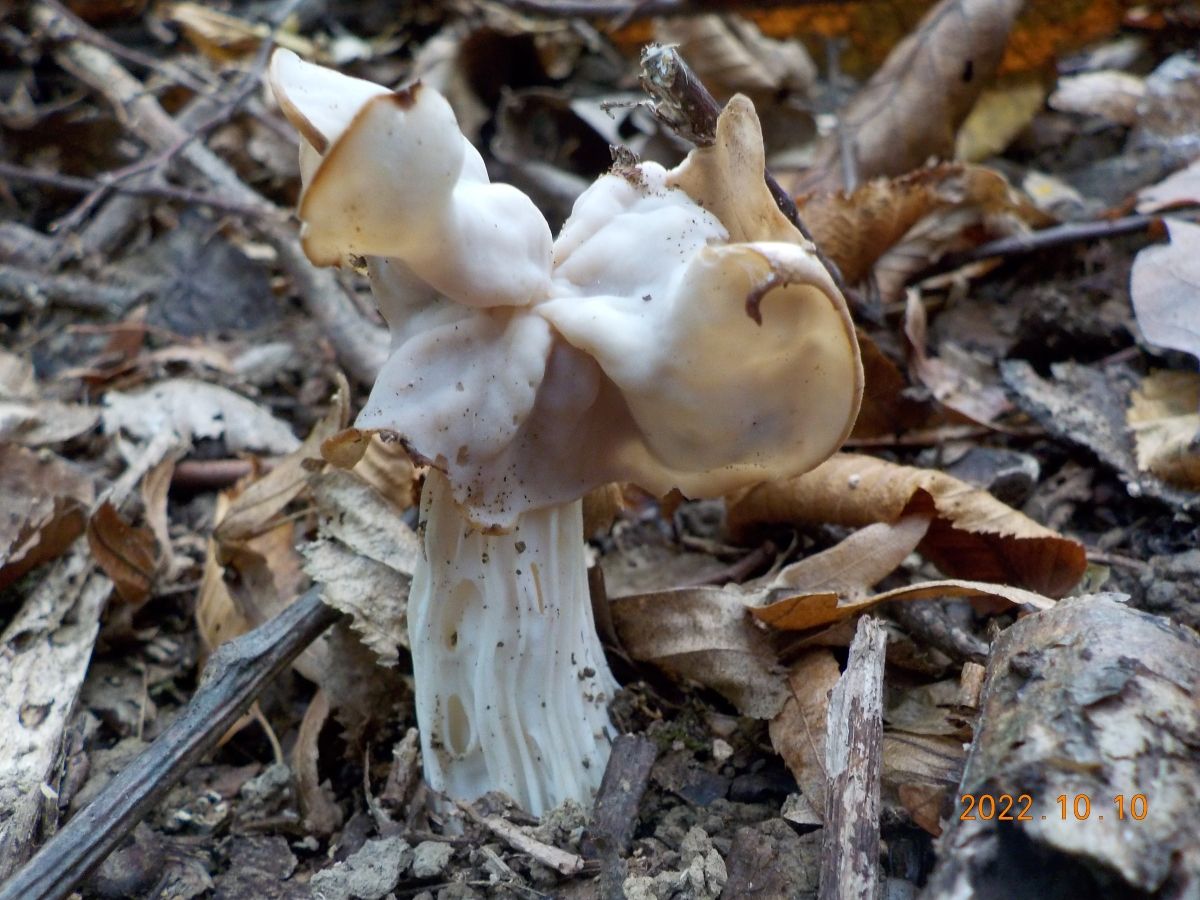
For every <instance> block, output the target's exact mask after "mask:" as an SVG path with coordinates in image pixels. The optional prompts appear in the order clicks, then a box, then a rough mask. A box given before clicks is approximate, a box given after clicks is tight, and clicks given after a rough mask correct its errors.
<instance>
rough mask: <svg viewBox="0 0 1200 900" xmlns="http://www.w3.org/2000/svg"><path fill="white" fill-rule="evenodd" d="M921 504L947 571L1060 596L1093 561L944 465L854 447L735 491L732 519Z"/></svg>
mask: <svg viewBox="0 0 1200 900" xmlns="http://www.w3.org/2000/svg"><path fill="white" fill-rule="evenodd" d="M922 511H924V512H928V513H931V514H932V517H933V518H932V522H931V524H930V527H929V531H928V533H927V534H926V535H925V537H924V538H923V539H922V540H921V542H920V544H919V545H918V549H919V550H920V552H921V553H923V554H924V555H925V556H926V557H927V558H928V559H929V560H930V561H931V562H933V563H934V564H935V565H937V566H938V568H940V569H941V570H942V571H943V572H945V573H947V574H948V575H951V576H954V577H963V578H970V579H971V580H973V581H986V582H996V583H1002V584H1014V585H1017V586H1020V587H1023V588H1026V589H1028V590H1031V591H1036V592H1038V593H1040V594H1045V595H1046V596H1048V597H1060V596H1062V595H1064V594H1065V593H1067V592H1068V591H1069V590H1070V589H1071V588H1072V587H1074V586H1075V585H1076V584H1077V583H1078V581H1079V579H1080V578H1081V577H1082V576H1083V573H1084V570H1085V569H1086V567H1087V558H1086V555H1085V553H1084V548H1083V545H1082V544H1080V543H1078V542H1077V541H1073V540H1070V539H1068V538H1064V537H1062V536H1061V535H1059V534H1057V533H1055V532H1053V531H1051V530H1050V529H1048V528H1045V527H1043V526H1041V525H1039V524H1037V523H1036V522H1034V521H1033V520H1031V519H1029V518H1028V517H1026V516H1024V515H1022V514H1021V513H1019V512H1017V511H1016V510H1014V509H1012V508H1011V507H1009V506H1006V505H1005V504H1003V503H1001V502H1000V501H999V500H997V499H995V498H994V497H992V496H991V495H990V494H988V493H987V492H986V491H981V490H979V489H978V488H974V487H971V486H970V485H968V484H965V483H964V482H962V481H959V480H958V479H957V478H953V477H952V476H950V475H946V474H944V473H942V472H937V471H934V470H929V469H917V468H913V467H910V466H901V465H896V464H894V463H889V462H885V461H883V460H880V459H875V458H873V457H869V456H861V455H858V454H850V453H839V454H837V455H835V456H833V457H832V458H830V459H829V460H828V461H827V462H825V463H823V464H822V465H821V466H819V467H817V468H816V469H814V470H813V471H812V472H809V473H808V474H806V475H801V476H800V477H798V478H793V479H790V480H788V481H784V482H779V483H772V484H760V485H757V486H756V487H753V488H750V489H749V490H747V491H744V492H742V493H740V494H738V495H735V496H734V497H733V498H731V500H730V503H729V524H730V527H731V528H732V529H734V530H735V532H736V531H738V530H744V529H745V528H747V527H748V526H750V525H752V524H754V523H757V522H834V523H837V524H841V525H851V526H861V525H868V524H871V523H873V522H895V521H896V520H898V519H899V518H900V517H901V516H903V515H905V514H906V513H913V512H922Z"/></svg>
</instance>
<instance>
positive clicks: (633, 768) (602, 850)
mask: <svg viewBox="0 0 1200 900" xmlns="http://www.w3.org/2000/svg"><path fill="white" fill-rule="evenodd" d="M657 757H658V747H657V746H656V745H655V743H654V741H652V740H650V739H649V738H648V737H646V736H645V735H640V734H622V735H619V736H618V737H617V739H616V740H615V741H613V745H612V752H611V753H610V754H609V757H608V766H607V767H606V768H605V769H604V777H603V778H602V779H601V780H600V790H599V791H597V792H596V805H595V806H594V807H593V809H592V821H591V823H590V824H589V825H588V827H587V830H586V831H585V832H584V834H583V841H582V842H581V851H582V853H583V856H584V858H585V859H593V860H598V861H599V862H600V881H599V886H598V887H599V890H598V893H599V895H600V896H601V897H604V898H613V900H623V898H624V897H625V892H624V890H623V888H622V885H623V884H624V882H625V876H626V875H627V874H628V871H627V867H626V865H625V863H624V861H623V860H622V859H621V857H622V856H624V855H625V853H626V852H627V851H628V850H629V842H630V841H631V840H632V839H633V832H634V829H635V828H636V827H637V821H638V806H639V805H640V804H641V802H642V796H643V795H644V794H645V793H646V785H648V784H649V783H650V770H651V768H653V766H654V760H655V759H656V758H657Z"/></svg>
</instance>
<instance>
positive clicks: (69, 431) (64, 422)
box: [0, 400, 100, 447]
mask: <svg viewBox="0 0 1200 900" xmlns="http://www.w3.org/2000/svg"><path fill="white" fill-rule="evenodd" d="M99 421H100V411H99V410H98V409H95V408H93V407H89V406H80V405H79V404H77V403H59V402H57V401H54V400H34V401H24V400H0V441H13V442H15V443H18V444H24V445H25V446H26V447H45V446H47V445H49V444H61V443H63V442H64V441H69V440H71V439H72V438H76V437H79V435H81V434H84V433H85V432H88V431H91V430H92V429H93V428H95V427H96V423H97V422H99Z"/></svg>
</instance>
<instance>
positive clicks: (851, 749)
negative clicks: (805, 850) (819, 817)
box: [817, 616, 887, 900]
mask: <svg viewBox="0 0 1200 900" xmlns="http://www.w3.org/2000/svg"><path fill="white" fill-rule="evenodd" d="M886 648H887V635H886V634H885V633H884V631H883V627H882V626H881V625H880V624H879V622H878V620H876V619H873V618H871V617H870V616H863V617H862V618H861V619H859V620H858V630H857V631H856V632H855V635H854V641H853V642H852V643H851V644H850V661H849V663H848V664H847V666H846V671H845V672H843V673H842V677H841V678H839V679H838V683H837V686H836V687H834V689H833V696H832V697H831V698H830V701H829V724H828V727H827V734H826V737H825V770H826V774H827V777H828V779H829V780H828V782H827V787H826V796H825V832H824V835H823V836H822V840H821V887H820V892H819V893H818V895H817V896H818V897H819V898H820V900H840V898H843V897H855V898H863V900H872V898H874V897H876V896H878V893H879V791H880V773H881V772H882V768H883V664H884V658H885V655H886V653H885V651H886Z"/></svg>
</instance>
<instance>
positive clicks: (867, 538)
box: [768, 512, 933, 598]
mask: <svg viewBox="0 0 1200 900" xmlns="http://www.w3.org/2000/svg"><path fill="white" fill-rule="evenodd" d="M932 522H933V515H932V513H928V512H917V513H911V514H908V515H904V516H901V517H900V518H899V519H897V520H896V521H895V522H877V523H875V524H874V525H868V526H866V527H865V528H860V529H859V530H858V531H856V532H854V533H853V534H851V535H850V536H849V537H847V538H845V539H844V540H841V541H839V542H838V543H836V544H834V545H833V546H832V547H830V548H829V549H828V550H822V551H821V552H820V553H814V554H813V555H812V556H807V557H805V558H804V559H802V560H800V561H799V562H794V563H792V564H791V565H790V566H787V567H785V568H783V569H782V570H780V572H779V574H778V575H776V576H775V577H774V578H773V579H772V580H771V582H770V584H769V585H768V588H769V589H771V590H772V591H777V590H779V589H781V588H783V589H791V590H798V591H807V592H810V593H815V592H830V591H832V592H834V593H838V594H843V595H848V596H850V597H855V598H857V597H861V596H862V595H864V594H865V593H867V591H868V589H870V588H871V587H872V586H873V585H875V584H877V583H879V582H880V581H882V580H883V579H884V578H886V577H887V576H888V575H890V574H892V572H894V571H895V570H896V568H897V567H898V566H899V565H900V563H902V562H904V560H905V558H906V557H907V556H908V555H909V554H910V553H912V552H913V551H914V550H916V549H917V545H918V544H920V543H921V540H922V539H923V538H924V537H925V534H926V532H928V531H929V526H930V524H932Z"/></svg>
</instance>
